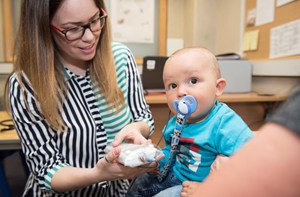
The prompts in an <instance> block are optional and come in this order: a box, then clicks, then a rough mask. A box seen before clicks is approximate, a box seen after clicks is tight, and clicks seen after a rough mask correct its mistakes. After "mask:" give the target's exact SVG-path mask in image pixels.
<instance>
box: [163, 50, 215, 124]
mask: <svg viewBox="0 0 300 197" xmlns="http://www.w3.org/2000/svg"><path fill="white" fill-rule="evenodd" d="M217 78H218V77H217V74H216V71H215V69H214V66H213V65H212V61H210V59H209V58H208V57H207V56H206V55H202V54H199V52H197V53H196V52H194V51H189V52H187V53H182V54H178V55H175V56H172V57H171V58H169V59H168V61H167V62H166V64H165V67H164V73H163V80H164V84H165V89H166V97H167V102H168V106H169V108H170V109H171V111H172V112H173V113H174V114H176V111H175V110H174V109H173V107H172V102H173V101H174V100H178V99H181V98H183V97H184V96H186V95H192V96H193V97H194V98H195V99H196V100H197V103H198V106H197V109H196V111H195V112H194V113H193V114H192V115H191V116H190V118H189V119H190V121H192V122H197V121H199V120H202V119H203V118H204V116H205V115H206V114H207V112H208V111H209V110H210V109H211V108H212V107H213V106H214V104H215V101H216V98H217V80H218V79H217Z"/></svg>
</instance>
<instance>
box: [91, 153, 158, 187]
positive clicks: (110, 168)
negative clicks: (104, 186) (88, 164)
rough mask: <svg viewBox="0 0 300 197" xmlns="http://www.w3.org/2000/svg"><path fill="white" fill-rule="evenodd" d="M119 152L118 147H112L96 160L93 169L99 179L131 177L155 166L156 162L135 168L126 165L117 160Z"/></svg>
mask: <svg viewBox="0 0 300 197" xmlns="http://www.w3.org/2000/svg"><path fill="white" fill-rule="evenodd" d="M120 152H121V149H120V147H116V148H113V149H112V150H111V151H110V152H109V153H108V154H107V155H106V156H105V157H103V158H102V159H100V160H99V161H98V162H97V165H96V166H95V170H96V173H97V175H99V177H101V178H100V179H101V180H100V181H112V180H117V179H132V178H134V177H137V176H139V175H142V174H144V173H146V172H149V171H152V170H154V169H155V168H156V167H157V162H151V163H150V164H147V165H145V166H141V167H136V168H131V167H126V166H124V165H123V164H121V163H119V162H118V161H117V160H118V157H119V155H120ZM160 159H161V158H159V160H160Z"/></svg>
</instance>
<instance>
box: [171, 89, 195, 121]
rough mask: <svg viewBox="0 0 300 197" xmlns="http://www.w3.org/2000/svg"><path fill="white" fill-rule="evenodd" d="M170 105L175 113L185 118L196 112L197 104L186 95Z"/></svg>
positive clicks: (191, 97) (192, 98)
mask: <svg viewBox="0 0 300 197" xmlns="http://www.w3.org/2000/svg"><path fill="white" fill-rule="evenodd" d="M172 105H173V107H174V109H175V110H176V112H177V113H179V114H181V115H183V116H184V118H187V117H189V116H190V115H191V114H192V113H193V112H194V111H195V110H196V108H197V105H198V103H197V101H196V99H195V98H194V97H193V96H191V95H187V96H185V97H183V98H182V99H180V100H174V101H173V102H172Z"/></svg>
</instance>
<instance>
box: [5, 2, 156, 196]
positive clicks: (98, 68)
mask: <svg viewBox="0 0 300 197" xmlns="http://www.w3.org/2000/svg"><path fill="white" fill-rule="evenodd" d="M108 18H109V17H108V15H107V13H106V8H105V5H104V2H103V1H102V0H39V1H36V0H23V1H22V5H21V18H20V27H19V32H18V35H17V40H16V51H15V53H16V54H15V57H16V58H15V62H14V72H13V74H12V76H11V77H10V79H9V81H8V85H7V94H8V106H9V108H10V110H11V113H12V117H13V120H14V123H15V127H16V130H17V132H18V134H19V137H20V140H21V144H22V149H23V152H24V154H25V157H26V161H27V164H28V166H29V168H30V171H31V174H30V176H29V178H28V182H27V184H26V188H25V191H24V194H23V196H60V195H69V196H123V195H125V193H126V190H127V188H128V185H129V183H128V181H127V180H126V179H128V178H133V177H135V176H137V175H140V174H142V173H145V172H146V171H147V169H146V168H136V169H134V168H127V167H124V166H122V165H120V164H118V163H117V162H115V160H116V159H117V157H118V155H119V153H120V149H119V148H118V147H117V146H118V145H119V144H120V143H121V142H122V141H123V140H127V141H131V142H133V143H147V138H148V137H149V135H150V134H151V133H152V131H153V127H154V126H153V125H154V123H153V119H152V115H151V113H150V110H149V107H148V105H147V104H146V102H145V99H144V97H143V91H142V87H141V83H140V78H139V74H138V72H137V70H136V63H135V60H134V57H133V55H132V54H131V52H130V50H129V49H128V48H126V47H125V46H124V45H122V44H120V43H114V44H112V41H111V35H110V34H111V32H110V27H109V20H108ZM108 145H112V146H114V147H116V148H114V149H113V150H112V151H111V152H109V153H108V154H107V155H106V156H105V152H104V149H105V148H106V147H107V146H108ZM150 166H154V163H153V164H151V165H150ZM148 169H149V168H148ZM124 179H125V180H124Z"/></svg>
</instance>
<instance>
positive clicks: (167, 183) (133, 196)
mask: <svg viewBox="0 0 300 197" xmlns="http://www.w3.org/2000/svg"><path fill="white" fill-rule="evenodd" d="M181 184H182V181H180V180H179V179H178V178H177V177H176V175H175V174H174V172H173V170H171V169H170V171H169V172H168V174H167V176H166V177H165V178H164V180H162V181H161V182H159V180H158V176H156V175H152V174H148V173H146V174H144V175H142V176H139V177H137V178H136V180H135V181H134V182H133V183H132V186H131V188H130V189H129V190H128V193H127V196H128V197H148V196H149V197H150V196H151V197H152V196H154V195H155V194H157V193H159V192H160V191H163V190H165V189H167V188H171V187H173V186H177V185H179V186H181ZM177 188H178V187H177ZM177 190H178V189H177ZM180 191H181V190H180ZM180 191H179V195H180ZM179 195H178V196H179ZM172 197H173V196H172Z"/></svg>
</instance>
